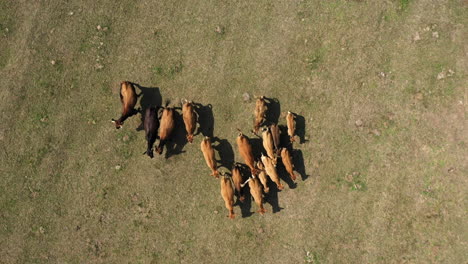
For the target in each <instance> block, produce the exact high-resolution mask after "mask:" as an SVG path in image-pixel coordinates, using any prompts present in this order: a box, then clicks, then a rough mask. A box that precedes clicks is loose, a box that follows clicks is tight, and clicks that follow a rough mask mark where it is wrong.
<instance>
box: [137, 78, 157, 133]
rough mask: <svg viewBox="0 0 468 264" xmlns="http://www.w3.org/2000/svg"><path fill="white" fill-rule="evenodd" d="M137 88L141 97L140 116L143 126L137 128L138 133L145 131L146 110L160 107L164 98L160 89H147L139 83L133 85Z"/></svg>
mask: <svg viewBox="0 0 468 264" xmlns="http://www.w3.org/2000/svg"><path fill="white" fill-rule="evenodd" d="M132 84H133V85H134V86H135V87H137V88H138V89H139V90H140V94H139V95H138V96H139V97H140V96H141V99H140V107H141V110H140V115H141V124H140V125H139V126H138V127H137V129H136V130H137V131H140V130H143V124H144V119H145V112H146V109H148V108H150V107H152V106H154V107H159V106H161V104H162V96H161V92H160V89H159V87H145V86H142V85H140V84H138V83H132Z"/></svg>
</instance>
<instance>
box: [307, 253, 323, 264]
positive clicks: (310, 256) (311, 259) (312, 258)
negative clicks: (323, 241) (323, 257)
mask: <svg viewBox="0 0 468 264" xmlns="http://www.w3.org/2000/svg"><path fill="white" fill-rule="evenodd" d="M304 260H305V263H313V264H320V263H321V262H320V257H319V254H318V253H317V252H310V251H307V252H306V255H305V257H304Z"/></svg>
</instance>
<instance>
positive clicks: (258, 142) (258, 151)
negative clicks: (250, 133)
mask: <svg viewBox="0 0 468 264" xmlns="http://www.w3.org/2000/svg"><path fill="white" fill-rule="evenodd" d="M249 142H250V145H251V146H252V154H253V156H254V159H255V160H258V159H260V156H261V155H262V153H263V154H265V155H266V151H265V150H264V149H263V143H262V139H261V138H260V137H258V136H256V137H251V138H249Z"/></svg>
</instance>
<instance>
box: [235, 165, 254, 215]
mask: <svg viewBox="0 0 468 264" xmlns="http://www.w3.org/2000/svg"><path fill="white" fill-rule="evenodd" d="M237 164H238V165H239V170H240V173H241V176H242V181H243V182H245V181H246V180H247V179H248V178H249V176H250V168H249V167H247V165H245V164H243V163H237ZM241 192H242V194H243V195H244V197H245V199H244V202H241V201H239V199H238V200H237V203H236V204H237V205H239V207H240V209H241V215H242V218H245V217H249V216H251V215H253V214H254V212H252V211H251V209H252V202H255V201H253V198H252V196H251V195H250V188H249V184H246V185H245V186H244V187H243V188H242V191H241Z"/></svg>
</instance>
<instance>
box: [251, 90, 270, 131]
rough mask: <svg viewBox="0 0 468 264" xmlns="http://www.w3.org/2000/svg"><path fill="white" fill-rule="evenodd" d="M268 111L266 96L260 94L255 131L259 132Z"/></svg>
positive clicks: (255, 113)
mask: <svg viewBox="0 0 468 264" xmlns="http://www.w3.org/2000/svg"><path fill="white" fill-rule="evenodd" d="M266 111H267V105H266V102H265V96H260V97H259V98H257V101H256V102H255V111H254V115H255V120H254V129H253V131H254V133H255V134H257V133H258V130H259V128H260V126H261V125H262V124H263V122H265V120H266Z"/></svg>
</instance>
